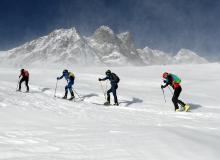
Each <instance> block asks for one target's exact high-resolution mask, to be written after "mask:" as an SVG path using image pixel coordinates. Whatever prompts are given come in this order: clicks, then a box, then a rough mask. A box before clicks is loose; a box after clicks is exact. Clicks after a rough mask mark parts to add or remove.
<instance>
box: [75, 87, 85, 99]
mask: <svg viewBox="0 0 220 160" xmlns="http://www.w3.org/2000/svg"><path fill="white" fill-rule="evenodd" d="M73 92H75V93H76V95H77V96H78V97H79V99H80V100H82V99H83V98H82V97H81V96H80V95H79V94H78V93H77V92H76V90H75V89H73Z"/></svg>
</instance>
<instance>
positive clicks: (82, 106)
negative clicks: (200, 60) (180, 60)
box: [0, 64, 220, 160]
mask: <svg viewBox="0 0 220 160" xmlns="http://www.w3.org/2000/svg"><path fill="white" fill-rule="evenodd" d="M192 68H193V69H192ZM164 70H166V71H171V70H172V72H173V73H175V74H177V75H178V76H180V77H181V79H182V83H181V84H182V88H183V91H182V93H181V99H182V100H184V101H185V102H187V103H190V104H191V111H190V112H188V113H175V112H174V111H173V110H174V107H173V104H172V101H171V98H172V95H171V93H170V91H169V90H168V89H167V88H166V89H165V90H164V91H165V96H166V99H167V101H166V103H165V102H164V99H163V94H162V92H161V89H160V84H161V81H162V78H161V73H162V72H163V71H164ZM29 71H30V73H31V74H30V75H31V77H30V93H23V92H15V89H16V86H17V72H19V71H17V72H16V71H15V70H14V69H10V68H1V69H0V75H1V76H0V159H1V160H30V159H31V160H75V159H76V160H84V159H85V160H145V159H146V160H147V159H149V160H163V159H164V160H186V159H189V160H219V157H220V152H219V147H220V141H219V136H220V108H219V103H220V100H219V97H218V96H217V95H218V92H219V91H218V88H220V83H219V80H220V76H219V75H220V65H219V64H202V65H179V66H175V67H173V66H163V67H161V66H147V67H133V66H131V67H117V68H112V71H114V72H115V73H117V74H118V75H119V76H120V79H121V81H120V83H119V89H118V96H119V103H120V105H119V106H109V107H106V106H103V105H102V103H103V102H104V101H105V98H104V95H103V93H102V90H101V87H100V84H99V83H98V81H97V78H98V77H102V75H103V74H104V70H103V68H100V67H95V68H93V67H88V68H82V67H79V68H75V75H76V82H75V85H74V89H75V91H77V93H78V94H79V95H80V97H81V98H82V99H83V101H78V99H77V101H76V102H73V101H67V100H63V99H60V98H55V97H54V88H55V85H56V77H57V76H58V75H60V74H61V73H62V70H50V69H30V70H29ZM128 73H132V76H131V74H128ZM143 73H145V74H143ZM204 73H206V75H205V76H204ZM105 84H106V83H105V82H103V88H105ZM107 84H108V86H107V89H108V88H109V82H108V83H107ZM210 84H211V85H213V87H212V86H210ZM65 85H66V82H65V80H61V81H59V83H58V88H57V94H56V96H57V97H61V96H63V94H64V86H65ZM24 87H25V86H22V91H25V88H24Z"/></svg>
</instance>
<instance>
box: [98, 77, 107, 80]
mask: <svg viewBox="0 0 220 160" xmlns="http://www.w3.org/2000/svg"><path fill="white" fill-rule="evenodd" d="M107 79H109V78H108V77H105V78H99V81H105V80H107Z"/></svg>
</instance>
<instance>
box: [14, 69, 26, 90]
mask: <svg viewBox="0 0 220 160" xmlns="http://www.w3.org/2000/svg"><path fill="white" fill-rule="evenodd" d="M20 72H21V73H20V75H19V79H20V78H21V77H22V78H21V79H20V81H19V88H18V89H17V91H21V84H22V83H23V82H25V85H26V88H27V89H26V92H29V85H28V83H29V72H28V71H27V70H25V69H21V71H20Z"/></svg>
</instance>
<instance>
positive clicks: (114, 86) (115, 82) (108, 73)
mask: <svg viewBox="0 0 220 160" xmlns="http://www.w3.org/2000/svg"><path fill="white" fill-rule="evenodd" d="M105 74H106V77H105V78H99V81H105V80H109V81H110V84H111V88H110V89H109V90H108V91H107V102H105V103H104V105H110V93H111V92H112V94H113V96H114V102H115V104H114V105H116V106H118V105H119V104H118V98H117V93H116V90H117V88H118V83H119V81H120V79H119V77H118V76H117V75H116V74H115V73H112V72H111V71H110V70H107V71H106V72H105Z"/></svg>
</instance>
